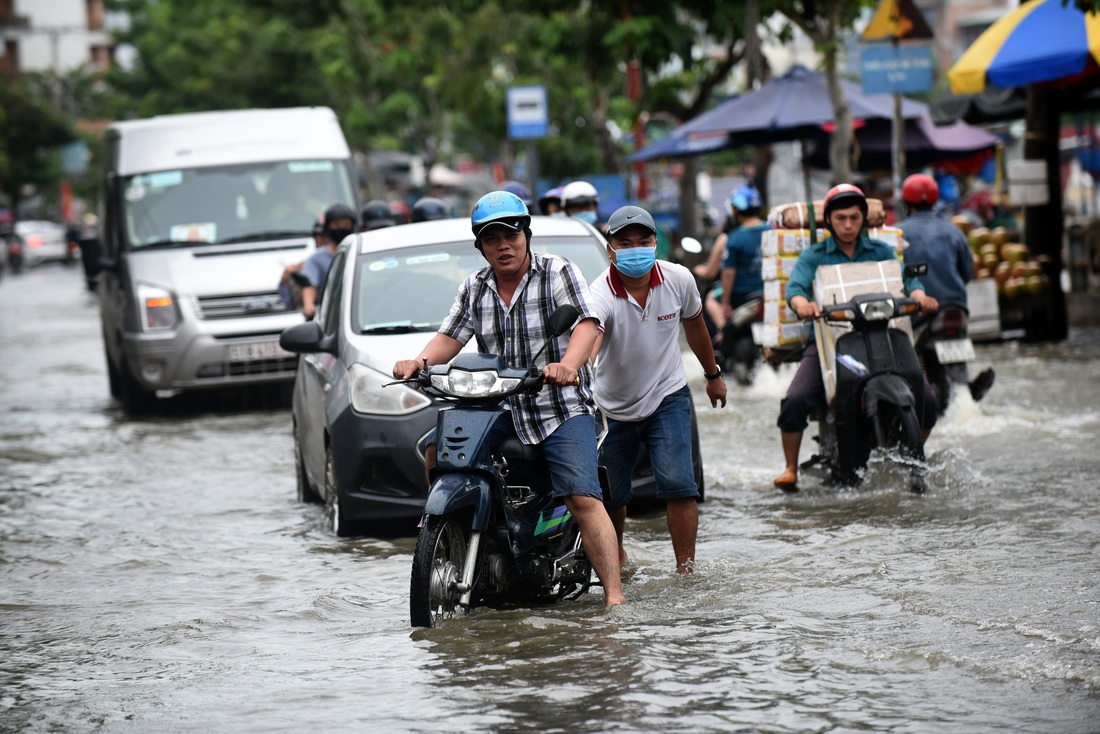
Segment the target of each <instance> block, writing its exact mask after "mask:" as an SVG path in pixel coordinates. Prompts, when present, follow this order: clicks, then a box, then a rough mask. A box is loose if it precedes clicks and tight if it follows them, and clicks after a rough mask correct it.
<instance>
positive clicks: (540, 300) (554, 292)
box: [439, 250, 595, 444]
mask: <svg viewBox="0 0 1100 734" xmlns="http://www.w3.org/2000/svg"><path fill="white" fill-rule="evenodd" d="M567 303H571V304H573V305H574V306H576V307H577V309H578V310H579V311H580V313H581V315H580V318H581V319H586V318H595V313H594V312H593V311H592V306H591V303H590V302H589V295H588V284H587V283H585V281H584V278H583V277H582V276H581V272H580V269H579V268H577V266H576V265H574V264H573V263H571V262H569V261H568V260H566V259H564V258H561V257H558V256H556V255H548V254H546V253H540V252H534V251H533V250H532V251H531V266H530V267H529V268H528V270H527V273H526V275H524V276H523V280H521V281H520V284H519V285H518V286H517V287H516V292H515V294H514V295H513V296H512V304H511V306H507V305H505V303H504V301H503V300H502V299H501V297H500V295H499V294H498V292H497V281H496V277H495V276H494V275H493V269H492V268H491V267H489V266H486V267H484V268H482V269H481V270H479V271H477V272H476V273H474V274H473V275H471V276H470V277H469V278H467V279H466V280H465V282H463V284H462V285H461V286H459V289H458V295H457V296H456V297H455V303H454V305H453V306H451V311H450V313H449V314H447V318H446V319H444V320H443V324H442V326H440V327H439V333H440V334H445V335H446V336H449V337H451V338H452V339H455V340H457V341H458V342H460V343H461V344H466V343H467V342H469V341H470V338H471V337H474V338H476V339H477V349H478V351H479V352H482V353H485V354H498V355H501V356H503V357H504V360H505V361H506V362H507V363H508V364H510V365H512V366H513V367H520V368H526V367H531V366H534V367H536V368H538V369H539V370H541V369H542V368H543V367H545V366H546V365H548V364H552V363H554V362H560V361H561V359H562V357H564V356H565V349H566V347H567V346H568V344H569V333H566V334H563V335H562V336H560V337H557V338H556V339H554V340H553V341H552V342H551V343H550V345H549V346H548V347H546V351H544V352H543V353H542V355H540V356H539V359H538V362H537V363H535V364H534V365H532V358H533V357H534V355H535V353H536V352H537V351H538V350H539V348H541V347H542V345H543V343H544V342H545V341H546V335H547V328H546V322H547V319H548V318H549V317H550V314H551V313H552V312H553V311H554V309H555V308H557V307H558V306H561V305H564V304H567ZM578 376H579V377H580V385H579V386H578V387H573V386H569V387H555V386H553V385H547V386H546V387H544V388H543V389H542V390H541V391H539V392H538V393H537V394H535V395H513V396H512V397H510V398H508V405H509V407H510V408H511V410H512V420H513V422H514V423H515V427H516V434H517V435H518V436H519V438H520V440H521V441H523V443H526V444H538V443H542V441H543V440H544V439H545V438H546V437H547V436H549V435H550V434H551V433H553V432H554V430H555V429H556V428H557V427H558V426H560V425H561V424H562V423H564V422H565V421H566V420H567V419H569V418H571V417H573V416H575V415H583V414H586V413H593V412H594V408H593V403H592V385H591V382H592V373H591V371H590V370H589V367H588V363H587V362H586V363H585V365H584V366H583V367H582V368H581V370H580V372H579V373H578Z"/></svg>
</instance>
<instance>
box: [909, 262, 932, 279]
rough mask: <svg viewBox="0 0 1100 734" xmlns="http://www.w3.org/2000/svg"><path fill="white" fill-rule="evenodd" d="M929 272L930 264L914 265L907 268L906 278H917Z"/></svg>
mask: <svg viewBox="0 0 1100 734" xmlns="http://www.w3.org/2000/svg"><path fill="white" fill-rule="evenodd" d="M927 272H928V263H913V264H912V265H906V266H905V277H906V278H915V277H917V276H920V275H924V274H925V273H927Z"/></svg>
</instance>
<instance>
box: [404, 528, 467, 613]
mask: <svg viewBox="0 0 1100 734" xmlns="http://www.w3.org/2000/svg"><path fill="white" fill-rule="evenodd" d="M468 528H469V524H468V523H467V522H463V521H462V520H460V518H459V517H458V516H456V515H443V516H438V515H432V516H429V517H428V518H427V519H426V521H425V522H424V524H423V526H421V528H420V535H419V536H417V539H416V550H414V551H413V567H412V580H411V582H410V588H409V619H410V621H411V622H412V626H413V627H434V626H435V625H436V624H438V623H439V622H440V621H442V620H444V619H447V618H449V617H453V616H454V615H455V614H456V613H457V612H458V600H459V598H460V597H461V596H462V595H461V593H460V592H459V591H458V588H457V586H458V582H459V581H460V580H461V579H462V566H463V564H464V563H465V561H466V548H467V546H468V542H469V529H468Z"/></svg>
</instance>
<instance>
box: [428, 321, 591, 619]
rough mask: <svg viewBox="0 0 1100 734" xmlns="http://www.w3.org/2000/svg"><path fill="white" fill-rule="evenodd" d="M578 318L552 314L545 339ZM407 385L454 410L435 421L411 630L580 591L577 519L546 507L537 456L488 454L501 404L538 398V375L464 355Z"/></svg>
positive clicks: (584, 569)
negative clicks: (466, 613) (510, 398)
mask: <svg viewBox="0 0 1100 734" xmlns="http://www.w3.org/2000/svg"><path fill="white" fill-rule="evenodd" d="M578 315H579V314H578V312H577V309H576V308H574V307H573V306H563V307H561V308H559V309H557V310H556V311H554V313H553V314H552V315H551V317H550V319H549V322H550V331H551V338H552V337H555V336H560V335H561V334H564V333H565V332H566V331H567V330H568V329H569V328H570V327H571V326H572V325H573V323H574V322H575V321H576V320H577V317H578ZM543 349H545V345H544V346H543ZM541 351H542V350H541V349H540V350H539V353H540V354H541ZM537 357H538V355H536V359H537ZM532 361H534V360H532ZM406 382H409V383H416V384H417V385H419V386H420V387H421V389H423V390H424V392H425V393H427V394H428V395H431V396H433V397H437V398H441V399H443V400H446V401H449V402H451V403H453V405H452V406H451V407H448V408H444V409H442V410H440V411H439V416H438V419H437V427H436V440H437V463H436V466H435V469H434V479H433V481H432V486H431V490H430V491H429V493H428V500H427V503H426V504H425V507H424V517H423V520H422V521H421V525H420V531H419V535H418V537H417V541H416V549H415V550H414V552H413V567H412V577H411V582H410V590H409V591H410V593H409V612H410V619H411V622H412V625H413V626H414V627H432V626H435V625H436V624H438V623H439V622H440V621H442V620H444V619H447V618H449V617H453V616H455V615H457V614H459V613H462V612H463V611H466V610H469V609H471V608H473V607H475V606H482V605H484V606H492V605H496V604H500V603H505V602H509V601H519V602H535V603H550V602H556V601H558V600H561V599H566V598H573V597H576V596H580V595H581V594H583V593H584V592H585V591H587V590H588V588H589V587H590V586H592V585H593V582H592V566H591V564H590V563H589V561H588V558H587V557H586V556H585V554H584V550H583V549H582V547H581V537H580V531H579V528H578V526H577V523H576V521H575V519H574V518H573V516H572V515H571V514H570V513H569V511H568V509H566V506H565V503H564V502H563V501H562V500H560V499H554V498H553V497H552V494H551V484H550V470H549V466H548V465H547V463H546V459H545V458H544V456H543V453H542V448H541V447H540V446H528V445H525V444H523V443H521V442H520V441H519V440H517V439H514V438H513V439H509V440H506V441H505V442H504V443H502V444H500V445H499V446H490V445H488V440H487V439H488V437H489V433H490V429H491V428H492V426H493V424H494V423H495V422H496V421H497V419H498V418H499V417H501V416H502V415H504V414H505V410H504V407H503V406H502V401H503V400H504V399H505V398H507V397H508V396H510V395H516V394H520V393H536V392H538V391H539V390H541V389H542V387H543V384H544V379H543V376H542V374H541V373H540V372H539V371H538V370H537V369H535V368H531V369H521V368H514V367H510V366H509V365H508V364H507V363H506V362H505V361H504V359H503V358H502V357H499V356H497V355H492V354H468V353H463V354H459V355H458V356H457V357H456V358H455V359H454V360H453V361H452V362H451V363H450V364H449V365H436V366H434V367H431V368H428V367H427V366H425V368H424V369H423V370H421V371H420V372H419V373H418V374H417V375H416V376H415V377H413V378H411V379H410V380H407V381H406ZM603 483H605V479H604V478H602V477H601V484H603ZM606 491H607V490H606V488H605V492H606Z"/></svg>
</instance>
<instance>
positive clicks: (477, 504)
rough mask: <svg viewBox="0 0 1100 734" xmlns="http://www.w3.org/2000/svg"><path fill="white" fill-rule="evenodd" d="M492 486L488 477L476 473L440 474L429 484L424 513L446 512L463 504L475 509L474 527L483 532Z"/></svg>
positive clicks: (442, 513) (436, 513)
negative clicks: (429, 488)
mask: <svg viewBox="0 0 1100 734" xmlns="http://www.w3.org/2000/svg"><path fill="white" fill-rule="evenodd" d="M492 496H493V489H492V487H491V486H490V484H489V480H488V479H486V478H485V477H481V476H478V475H476V474H441V475H439V476H438V477H437V478H436V480H435V482H434V483H433V484H432V488H431V491H430V492H429V493H428V501H427V502H426V503H425V504H424V514H425V515H447V514H449V513H452V512H456V511H458V510H461V509H463V508H466V507H470V508H473V510H474V523H473V529H474V530H475V531H478V532H480V531H482V530H484V529H485V525H486V523H487V522H488V520H489V510H490V509H491V507H492Z"/></svg>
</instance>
